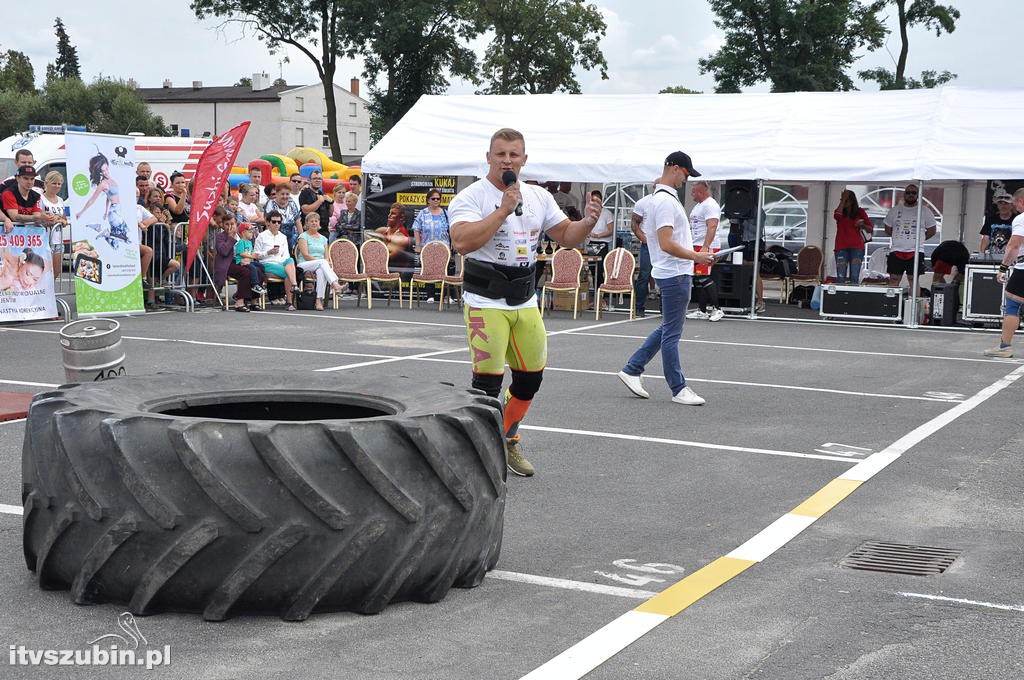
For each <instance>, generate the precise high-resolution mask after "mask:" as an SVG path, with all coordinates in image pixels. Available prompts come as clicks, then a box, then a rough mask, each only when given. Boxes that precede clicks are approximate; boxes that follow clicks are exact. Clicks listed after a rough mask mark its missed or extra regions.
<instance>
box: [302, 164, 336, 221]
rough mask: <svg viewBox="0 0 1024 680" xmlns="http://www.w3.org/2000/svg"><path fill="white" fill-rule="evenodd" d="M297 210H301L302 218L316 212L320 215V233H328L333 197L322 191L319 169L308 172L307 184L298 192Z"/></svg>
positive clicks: (321, 178)
mask: <svg viewBox="0 0 1024 680" xmlns="http://www.w3.org/2000/svg"><path fill="white" fill-rule="evenodd" d="M299 210H301V211H302V218H303V220H305V218H306V215H308V214H309V213H311V212H316V213H318V214H319V215H320V233H321V234H323V235H324V236H327V235H328V233H329V232H328V226H327V223H328V222H330V220H331V213H332V212H334V199H333V198H332V197H331V196H329V195H328V194H325V193H324V174H323V173H322V172H320V171H319V170H314V171H313V172H311V173H309V186H308V187H306V188H305V189H303V190H302V191H300V192H299Z"/></svg>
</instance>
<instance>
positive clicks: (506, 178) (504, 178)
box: [501, 170, 523, 217]
mask: <svg viewBox="0 0 1024 680" xmlns="http://www.w3.org/2000/svg"><path fill="white" fill-rule="evenodd" d="M501 183H502V184H504V185H505V187H506V188H508V187H510V186H512V185H513V184H515V183H516V173H514V172H512V171H511V170H506V171H505V172H503V173H501ZM522 214H523V202H522V201H520V202H519V205H517V206H516V217H521V216H522Z"/></svg>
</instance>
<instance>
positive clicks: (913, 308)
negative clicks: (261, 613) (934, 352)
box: [904, 181, 924, 328]
mask: <svg viewBox="0 0 1024 680" xmlns="http://www.w3.org/2000/svg"><path fill="white" fill-rule="evenodd" d="M914 183H915V184H917V218H916V219H917V229H916V231H915V239H916V243H915V244H914V278H913V279H912V280H911V281H910V323H909V324H907V325H908V326H910V327H911V328H917V327H918V326H917V293H918V286H917V277H918V276H919V275H920V273H921V258H920V257H919V255H920V254H921V210H922V207H923V206H924V181H915V182H914ZM906 321H907V320H906V319H904V323H906Z"/></svg>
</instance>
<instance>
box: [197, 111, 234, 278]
mask: <svg viewBox="0 0 1024 680" xmlns="http://www.w3.org/2000/svg"><path fill="white" fill-rule="evenodd" d="M248 131H249V121H245V122H244V123H242V124H240V125H238V126H236V127H233V128H231V129H230V130H228V131H227V132H225V133H224V134H222V135H221V136H219V137H217V139H215V140H214V141H213V143H212V144H210V145H209V146H208V147H206V151H204V152H203V155H202V156H200V157H199V163H198V164H197V165H196V174H195V177H194V178H193V181H194V188H193V190H192V211H191V212H190V213H189V216H188V257H187V258H186V260H185V271H188V270H189V268H190V267H191V266H192V260H194V259H195V257H196V253H197V252H199V246H200V245H201V244H202V242H203V237H204V236H206V228H207V227H208V226H210V218H211V217H213V211H214V210H216V209H217V200H218V199H219V198H220V194H221V192H222V191H223V189H224V182H225V181H227V178H228V175H229V174H230V173H231V166H232V165H234V163H235V158H237V157H238V150H239V149H241V148H242V140H244V139H245V133H246V132H248Z"/></svg>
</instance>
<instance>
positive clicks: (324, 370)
mask: <svg viewBox="0 0 1024 680" xmlns="http://www.w3.org/2000/svg"><path fill="white" fill-rule="evenodd" d="M628 321H629V320H628V319H626V320H625V321H610V322H608V323H601V324H593V325H591V326H584V327H583V328H581V329H575V328H572V329H566V330H561V331H552V332H549V333H548V335H549V336H551V335H563V334H566V333H570V332H575V331H576V330H587V329H589V328H605V327H607V326H615V325H617V324H620V323H626V322H628ZM462 327H463V328H465V326H462ZM468 351H469V347H468V346H466V345H462V346H460V347H458V348H457V349H445V350H439V351H437V352H424V353H423V354H413V355H412V356H407V357H390V358H388V359H381V360H380V361H364V362H361V363H358V364H344V365H341V366H329V367H327V368H318V369H316V371H317V372H318V373H330V372H332V371H346V370H348V369H350V368H364V367H366V366H376V365H379V364H388V363H392V362H395V361H406V360H411V361H415V360H419V359H430V358H433V357H438V356H443V355H445V354H454V353H455V352H468ZM467 363H468V362H467Z"/></svg>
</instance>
